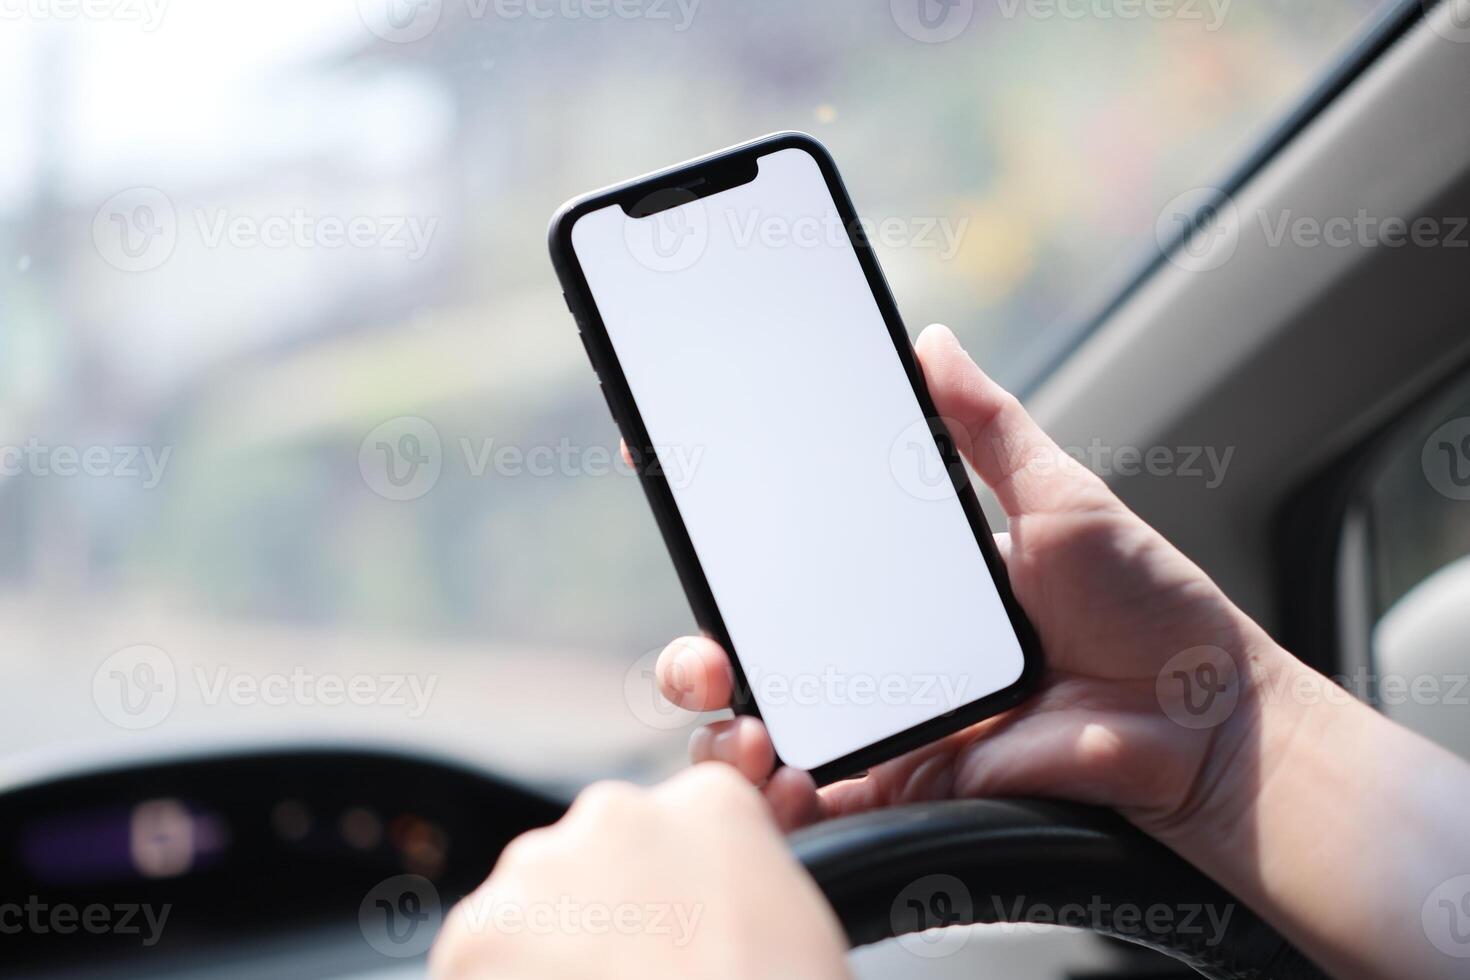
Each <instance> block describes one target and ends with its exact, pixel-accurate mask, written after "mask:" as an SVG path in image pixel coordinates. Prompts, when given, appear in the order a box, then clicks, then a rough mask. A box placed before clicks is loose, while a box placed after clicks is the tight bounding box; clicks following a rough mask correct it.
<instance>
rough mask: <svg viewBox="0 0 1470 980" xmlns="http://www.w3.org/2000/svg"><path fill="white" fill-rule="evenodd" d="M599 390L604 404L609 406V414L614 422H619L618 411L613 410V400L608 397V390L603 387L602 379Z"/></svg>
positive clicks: (599, 381)
mask: <svg viewBox="0 0 1470 980" xmlns="http://www.w3.org/2000/svg"><path fill="white" fill-rule="evenodd" d="M597 390H598V391H600V392H601V393H602V401H603V404H605V405H606V406H607V414H609V415H611V416H612V420H613V421H614V422H616V421H617V420H618V412H617V409H615V408H613V403H612V399H611V398H609V397H608V394H607V388H606V387H604V386H603V383H602V381H601V380H600V379H599V380H598V382H597Z"/></svg>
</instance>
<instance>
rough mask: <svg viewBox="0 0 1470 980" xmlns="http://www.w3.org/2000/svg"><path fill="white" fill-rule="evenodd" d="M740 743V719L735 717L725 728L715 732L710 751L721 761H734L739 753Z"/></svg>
mask: <svg viewBox="0 0 1470 980" xmlns="http://www.w3.org/2000/svg"><path fill="white" fill-rule="evenodd" d="M739 745H740V719H738V718H737V719H736V720H735V721H734V722H733V723H732V724H730V725H729V726H728V727H727V728H724V729H721V730H720V731H719V732H717V733H716V734H715V740H714V744H713V745H711V746H710V751H711V752H712V753H713V755H714V757H715V758H716V759H719V760H720V761H721V762H734V761H735V757H736V756H737V755H739V749H738V747H739Z"/></svg>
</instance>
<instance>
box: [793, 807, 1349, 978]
mask: <svg viewBox="0 0 1470 980" xmlns="http://www.w3.org/2000/svg"><path fill="white" fill-rule="evenodd" d="M791 846H792V849H793V851H794V852H795V854H796V856H797V859H798V860H800V861H801V863H802V864H803V865H804V866H805V867H806V869H807V871H808V872H809V873H810V874H811V875H812V877H813V878H814V879H815V880H816V882H817V885H818V886H819V887H820V888H821V889H822V892H823V894H824V895H826V897H827V900H828V901H829V902H830V903H831V905H832V907H833V909H834V910H835V911H836V913H837V917H838V919H839V920H840V921H841V923H842V927H843V929H844V930H845V931H846V933H847V937H848V941H849V943H850V945H851V946H853V947H858V946H865V945H868V944H871V943H876V942H879V941H881V940H884V939H888V938H891V937H894V936H902V935H906V934H909V933H915V932H919V931H922V930H923V929H926V928H932V927H934V926H937V925H941V924H942V925H966V924H971V923H1023V922H1048V923H1051V924H1063V925H1072V926H1079V927H1082V928H1089V929H1092V930H1094V931H1096V932H1099V933H1102V934H1104V935H1109V936H1113V937H1115V938H1119V939H1124V940H1128V941H1129V942H1134V943H1139V944H1141V945H1144V946H1149V947H1151V948H1153V949H1156V950H1158V951H1160V952H1162V953H1165V954H1167V955H1169V956H1172V957H1174V958H1175V959H1176V960H1179V961H1181V962H1182V963H1184V964H1186V965H1188V966H1190V967H1191V968H1193V969H1194V970H1195V971H1197V972H1198V973H1200V974H1202V975H1203V976H1206V977H1209V978H1211V980H1326V977H1327V975H1326V974H1325V973H1323V972H1322V971H1321V970H1320V969H1319V968H1318V967H1317V966H1316V965H1315V964H1313V963H1312V962H1311V961H1310V960H1309V959H1307V958H1306V957H1305V956H1304V955H1302V953H1301V952H1300V951H1298V950H1297V949H1296V947H1294V946H1293V945H1292V944H1291V943H1290V942H1288V941H1287V940H1286V939H1285V938H1284V937H1282V936H1281V934H1280V933H1278V932H1277V931H1276V930H1275V929H1274V928H1272V927H1271V926H1270V925H1269V924H1268V923H1266V922H1265V921H1264V920H1263V919H1261V918H1260V917H1259V916H1257V915H1256V914H1255V913H1254V912H1252V911H1251V910H1250V909H1249V908H1248V907H1247V906H1246V905H1245V904H1244V903H1242V902H1241V901H1240V900H1239V899H1237V898H1235V897H1234V896H1233V895H1231V894H1230V893H1229V892H1227V891H1226V890H1225V889H1223V888H1221V887H1220V886H1219V885H1218V884H1216V883H1215V882H1214V881H1212V880H1211V879H1210V878H1208V877H1207V876H1205V875H1204V874H1202V873H1201V872H1200V871H1198V870H1197V869H1196V868H1194V867H1193V866H1192V865H1190V864H1189V863H1188V862H1186V861H1184V860H1183V859H1182V858H1180V857H1179V856H1178V855H1177V854H1175V853H1174V852H1172V851H1170V850H1169V849H1168V848H1166V847H1164V846H1163V845H1161V844H1159V843H1158V842H1157V841H1155V840H1153V839H1152V838H1150V837H1148V836H1147V835H1146V834H1144V833H1142V832H1141V831H1139V830H1138V829H1137V828H1135V827H1133V826H1132V825H1131V824H1129V823H1128V822H1127V821H1125V820H1124V819H1123V818H1122V817H1120V816H1118V815H1117V814H1116V813H1113V812H1112V811H1109V810H1103V809H1099V808H1096V807H1086V806H1078V805H1074V804H1063V803H1056V802H1051V801H1046V800H947V801H943V802H935V803H919V804H912V805H909V806H902V807H893V808H888V809H883V810H875V811H872V812H869V813H863V814H858V815H855V816H850V817H843V818H839V819H837V820H832V821H828V822H826V823H822V824H818V825H816V826H814V827H808V828H806V829H804V830H801V831H798V832H797V833H795V834H793V835H792V837H791Z"/></svg>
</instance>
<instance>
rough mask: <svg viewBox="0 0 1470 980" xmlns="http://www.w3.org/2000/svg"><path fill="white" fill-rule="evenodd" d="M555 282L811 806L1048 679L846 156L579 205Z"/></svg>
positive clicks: (711, 617) (743, 680)
mask: <svg viewBox="0 0 1470 980" xmlns="http://www.w3.org/2000/svg"><path fill="white" fill-rule="evenodd" d="M550 245H551V256H552V262H553V264H554V265H555V267H556V271H557V275H558V277H559V278H560V280H561V284H562V289H563V292H564V293H565V296H566V300H567V305H568V307H569V308H570V309H571V312H572V315H573V317H574V318H575V319H576V321H577V325H578V329H579V331H580V333H581V337H582V343H583V345H584V346H585V347H586V349H587V354H588V356H589V358H590V359H591V361H592V366H593V368H594V369H595V370H596V372H597V376H598V379H599V383H600V385H601V387H602V391H603V394H604V396H605V397H606V400H607V403H608V408H609V409H610V410H611V412H612V415H613V419H614V420H615V421H616V423H617V425H618V427H619V430H620V431H621V432H622V435H623V439H624V441H625V442H626V443H627V445H628V447H629V449H630V451H631V453H632V455H633V457H634V461H635V466H636V467H637V470H638V473H639V476H640V482H641V484H642V486H643V488H644V491H645V493H646V495H647V497H648V500H649V503H650V504H651V505H652V507H653V512H654V516H655V518H656V521H657V523H658V526H659V529H660V531H661V532H662V534H663V537H664V541H665V544H666V545H667V547H668V549H669V552H670V554H671V555H672V557H673V560H674V564H675V566H676V568H677V570H678V573H679V578H680V581H681V583H682V584H683V587H684V590H685V592H686V594H687V595H688V598H689V601H690V604H691V605H692V606H693V610H694V614H695V618H696V620H697V622H698V624H699V627H700V629H701V630H702V631H704V633H705V634H706V635H708V636H710V637H712V638H713V639H715V640H717V641H718V642H719V643H720V644H721V645H722V646H724V648H725V649H726V650H727V651H728V652H729V654H730V656H731V659H732V661H733V665H734V670H735V680H736V685H735V686H736V694H735V704H734V708H735V710H736V712H737V713H749V714H755V715H757V716H759V717H760V718H761V719H762V720H763V721H764V722H765V724H766V727H767V728H768V730H769V731H770V735H771V740H772V742H773V743H774V745H775V748H776V753H777V755H778V756H779V758H780V761H781V762H782V763H784V764H786V765H791V766H795V767H797V768H801V769H806V770H809V771H810V772H811V773H812V775H813V777H814V778H815V779H816V781H817V782H818V784H825V783H829V782H832V781H834V780H836V779H840V778H843V777H846V776H849V775H852V774H854V773H857V772H860V771H862V770H864V769H866V768H868V767H869V766H872V765H874V764H876V763H878V762H881V761H883V760H885V759H888V758H891V757H893V756H895V755H898V754H900V753H903V752H906V751H908V750H910V749H913V748H917V747H918V746H920V745H923V744H925V743H927V742H930V741H933V740H934V739H937V738H939V737H941V736H943V735H946V734H948V733H950V732H953V731H957V730H958V729H960V728H962V727H964V726H966V725H969V724H971V723H973V722H975V721H977V720H979V719H981V718H984V717H987V716H989V715H992V714H995V713H997V712H999V711H1002V710H1004V709H1006V708H1008V707H1010V706H1012V705H1015V704H1016V703H1018V702H1019V701H1021V700H1022V699H1023V698H1024V697H1025V696H1026V694H1027V693H1028V692H1029V690H1030V689H1031V688H1032V686H1033V685H1034V683H1035V680H1036V678H1037V676H1038V675H1039V673H1040V669H1041V657H1040V652H1039V647H1038V644H1037V642H1036V639H1035V634H1034V632H1033V630H1032V628H1031V626H1030V625H1029V624H1028V622H1027V620H1026V618H1025V615H1024V614H1023V613H1022V611H1021V609H1020V607H1019V606H1018V605H1017V603H1016V601H1015V598H1014V597H1013V595H1012V594H1011V589H1010V585H1009V583H1008V581H1007V578H1006V572H1005V567H1004V564H1003V563H1002V561H1001V560H1000V557H999V555H998V554H997V553H996V551H995V546H994V542H993V541H992V538H991V533H990V529H989V528H988V527H987V525H986V522H985V518H984V515H983V513H982V512H981V509H980V506H979V503H978V501H977V498H976V496H975V492H974V489H973V488H972V487H971V485H970V482H969V479H968V475H967V473H966V471H965V468H964V465H963V463H961V461H960V458H959V456H958V454H957V452H956V449H955V445H954V442H953V440H952V439H951V438H950V436H949V433H948V432H947V431H946V429H945V426H944V424H943V422H942V421H941V420H940V419H939V418H938V417H937V414H936V412H935V410H934V405H933V403H932V401H931V399H930V397H929V393H928V391H927V389H926V388H925V387H924V379H923V377H922V374H921V372H920V369H919V364H918V361H917V359H916V358H915V355H914V350H913V346H912V344H911V343H910V341H909V337H908V334H907V332H906V331H905V330H904V327H903V323H902V322H901V321H900V319H899V316H898V310H897V308H896V306H895V305H894V301H893V297H892V295H891V294H890V293H889V290H888V286H887V283H886V282H885V280H884V278H883V274H882V272H881V271H880V270H879V268H878V262H877V258H876V257H875V255H874V253H873V250H872V248H871V247H870V244H869V242H868V236H867V235H866V234H865V232H864V226H863V225H862V224H861V223H860V222H859V221H858V219H857V215H856V213H855V212H854V210H853V206H852V202H851V200H850V199H849V198H848V195H847V192H846V190H845V189H844V187H843V184H842V181H841V179H840V178H839V177H838V174H837V168H836V165H835V164H834V163H833V161H832V157H831V155H830V154H829V153H828V152H827V150H826V149H825V148H824V147H823V146H822V145H821V144H820V143H819V142H817V141H816V140H815V139H813V138H812V137H810V136H807V135H805V134H801V133H778V134H775V135H772V136H767V137H764V138H762V139H758V140H755V141H753V142H750V143H744V144H741V145H739V146H735V147H731V148H730V149H727V150H723V151H720V152H718V153H714V154H711V155H709V156H705V157H701V158H699V159H697V160H692V161H690V162H688V163H684V164H681V165H679V166H676V167H673V168H671V169H668V170H664V171H660V172H658V173H654V174H651V175H649V176H646V177H641V178H638V179H636V180H632V181H629V182H627V183H624V184H620V185H617V186H615V187H611V188H608V189H605V190H601V191H597V192H594V193H591V194H588V195H584V196H582V197H578V198H575V199H573V200H571V201H569V202H568V203H567V204H565V205H563V206H562V208H561V209H560V210H559V211H558V212H557V214H556V215H555V217H554V218H553V219H552V222H551V229H550Z"/></svg>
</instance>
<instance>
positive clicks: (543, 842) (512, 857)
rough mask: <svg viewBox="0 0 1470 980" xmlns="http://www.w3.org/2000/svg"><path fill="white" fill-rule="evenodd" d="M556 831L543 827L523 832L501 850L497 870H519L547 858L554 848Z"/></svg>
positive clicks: (496, 863) (496, 865) (496, 864)
mask: <svg viewBox="0 0 1470 980" xmlns="http://www.w3.org/2000/svg"><path fill="white" fill-rule="evenodd" d="M555 833H556V832H555V831H553V830H551V829H549V828H545V827H542V828H539V829H537V830H528V831H526V832H525V833H524V834H521V835H520V836H519V837H517V838H515V839H514V840H512V841H511V842H510V843H509V844H507V845H505V847H504V848H503V849H502V850H501V852H500V859H499V860H498V861H496V862H495V869H496V871H503V870H505V869H511V870H518V869H521V868H526V867H530V866H533V865H536V864H538V863H539V862H541V861H543V860H545V858H546V856H547V855H548V854H549V853H550V852H551V850H552V846H553V839H552V838H553V834H555Z"/></svg>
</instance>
